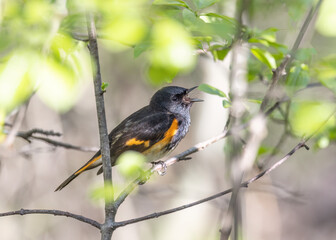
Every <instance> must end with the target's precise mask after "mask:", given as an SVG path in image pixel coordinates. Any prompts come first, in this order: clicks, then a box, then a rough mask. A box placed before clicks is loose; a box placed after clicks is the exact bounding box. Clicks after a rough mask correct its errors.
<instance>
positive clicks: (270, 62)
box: [251, 47, 276, 70]
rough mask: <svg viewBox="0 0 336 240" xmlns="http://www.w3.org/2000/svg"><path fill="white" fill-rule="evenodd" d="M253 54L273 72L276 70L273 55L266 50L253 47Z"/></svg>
mask: <svg viewBox="0 0 336 240" xmlns="http://www.w3.org/2000/svg"><path fill="white" fill-rule="evenodd" d="M251 53H252V54H253V55H254V56H255V57H256V58H257V59H258V60H259V61H260V62H262V63H264V64H266V65H267V66H268V67H269V68H270V69H271V70H272V69H276V62H275V59H274V57H273V56H272V54H271V53H270V52H268V51H266V50H263V49H260V48H257V47H252V48H251Z"/></svg>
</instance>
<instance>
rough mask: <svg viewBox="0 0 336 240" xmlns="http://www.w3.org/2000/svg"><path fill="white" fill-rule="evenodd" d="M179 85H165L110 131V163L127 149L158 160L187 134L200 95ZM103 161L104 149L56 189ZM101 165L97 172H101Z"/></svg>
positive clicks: (149, 158) (114, 162)
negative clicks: (146, 102)
mask: <svg viewBox="0 0 336 240" xmlns="http://www.w3.org/2000/svg"><path fill="white" fill-rule="evenodd" d="M197 87H198V86H196V87H192V88H188V89H187V88H183V87H178V86H167V87H163V88H161V89H160V90H158V91H157V92H155V94H154V95H153V96H152V98H151V100H150V102H149V104H148V105H147V106H145V107H143V108H141V109H140V110H138V111H136V112H134V113H133V114H131V115H130V116H128V117H127V118H125V119H124V120H123V121H122V122H121V123H120V124H119V125H118V126H116V127H115V128H114V129H113V130H112V131H111V132H110V133H109V136H108V138H109V146H110V154H111V165H112V166H114V165H115V164H116V160H117V158H118V157H119V156H120V155H121V154H122V153H123V152H125V151H128V150H133V151H137V152H140V153H142V154H143V155H145V156H146V158H147V159H148V161H154V160H158V159H160V158H162V157H164V156H165V155H167V154H168V153H169V152H171V151H172V150H173V149H174V148H175V147H176V146H177V145H178V144H179V142H180V141H181V140H182V139H183V138H184V137H185V136H186V134H187V132H188V131H189V127H190V124H191V119H190V108H191V106H192V105H193V103H195V102H202V101H203V100H201V99H198V98H191V97H190V96H188V94H189V93H190V92H191V91H193V90H194V89H196V88H197ZM101 165H102V156H101V151H100V150H99V151H98V152H97V153H96V154H94V155H93V156H92V158H91V159H90V160H89V161H88V162H87V163H85V164H84V165H83V166H82V167H80V168H79V169H78V170H77V171H76V172H74V173H73V174H72V175H70V176H69V177H68V178H67V179H66V180H65V181H64V182H62V183H61V184H60V185H59V186H58V187H57V188H56V190H55V192H56V191H60V190H62V189H63V188H64V187H65V186H67V185H68V184H69V183H70V182H71V181H72V180H74V179H75V178H76V177H78V176H79V175H80V174H81V173H83V172H85V171H87V170H90V169H93V168H96V167H98V166H101ZM102 172H103V170H102V167H101V168H100V169H99V170H98V172H97V175H98V174H100V173H102Z"/></svg>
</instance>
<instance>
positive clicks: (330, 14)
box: [316, 0, 336, 37]
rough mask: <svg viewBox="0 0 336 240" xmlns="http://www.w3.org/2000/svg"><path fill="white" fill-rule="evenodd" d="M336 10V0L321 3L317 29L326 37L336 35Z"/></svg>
mask: <svg viewBox="0 0 336 240" xmlns="http://www.w3.org/2000/svg"><path fill="white" fill-rule="evenodd" d="M335 11H336V1H335V0H326V1H324V3H323V4H322V5H321V9H320V11H319V14H318V17H317V21H316V29H317V31H318V32H319V33H320V34H322V35H324V36H326V37H335V36H336V29H335Z"/></svg>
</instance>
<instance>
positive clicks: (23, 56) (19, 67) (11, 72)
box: [0, 51, 38, 113]
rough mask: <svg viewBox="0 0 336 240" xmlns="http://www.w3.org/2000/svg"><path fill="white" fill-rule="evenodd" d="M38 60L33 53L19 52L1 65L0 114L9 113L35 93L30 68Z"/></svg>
mask: <svg viewBox="0 0 336 240" xmlns="http://www.w3.org/2000/svg"><path fill="white" fill-rule="evenodd" d="M37 58H38V55H36V54H34V53H33V52H28V51H27V52H17V53H15V54H13V55H12V56H11V57H10V58H9V59H8V61H7V62H4V63H2V64H1V65H0V112H5V113H9V112H10V111H12V110H13V109H14V108H15V107H17V106H18V105H20V104H22V103H23V102H24V101H25V100H26V99H27V98H28V97H29V96H30V95H31V94H32V93H33V91H34V88H35V84H34V79H33V78H32V75H31V73H30V72H31V70H30V68H31V67H32V65H33V64H34V62H35V61H36V60H37Z"/></svg>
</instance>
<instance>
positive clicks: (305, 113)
mask: <svg viewBox="0 0 336 240" xmlns="http://www.w3.org/2000/svg"><path fill="white" fill-rule="evenodd" d="M334 110H335V104H331V103H328V102H313V101H305V102H296V103H293V105H292V107H291V111H290V114H289V122H290V124H291V127H292V129H293V133H294V134H295V135H297V136H299V137H302V136H306V137H308V136H310V135H311V134H313V133H316V131H319V132H322V131H324V130H325V129H327V128H328V127H329V126H334V125H335V117H331V118H330V116H331V114H332V113H333V112H334ZM328 118H330V119H329V120H328ZM327 120H328V122H326V121H327Z"/></svg>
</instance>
